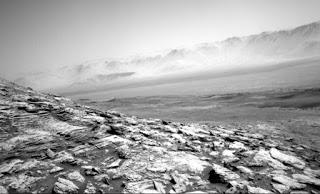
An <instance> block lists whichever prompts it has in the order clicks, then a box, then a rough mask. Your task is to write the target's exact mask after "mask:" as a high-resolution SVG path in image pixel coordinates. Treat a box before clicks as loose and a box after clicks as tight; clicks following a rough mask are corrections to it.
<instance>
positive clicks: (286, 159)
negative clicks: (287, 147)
mask: <svg viewBox="0 0 320 194" xmlns="http://www.w3.org/2000/svg"><path fill="white" fill-rule="evenodd" d="M270 155H271V156H272V157H273V158H275V159H277V160H279V161H281V162H283V163H285V164H290V165H292V166H294V167H296V168H299V169H303V168H304V167H305V166H306V164H305V162H304V161H302V160H301V159H299V158H297V157H295V156H292V155H288V154H285V153H282V152H280V151H279V150H277V149H276V148H271V149H270Z"/></svg>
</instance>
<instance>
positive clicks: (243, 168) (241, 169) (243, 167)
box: [237, 166, 254, 175]
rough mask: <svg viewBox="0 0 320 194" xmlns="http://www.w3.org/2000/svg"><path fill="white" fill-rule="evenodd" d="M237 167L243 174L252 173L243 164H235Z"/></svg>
mask: <svg viewBox="0 0 320 194" xmlns="http://www.w3.org/2000/svg"><path fill="white" fill-rule="evenodd" d="M237 169H238V170H240V172H242V173H245V174H249V175H253V174H254V173H253V171H252V170H251V169H249V168H247V167H245V166H237Z"/></svg>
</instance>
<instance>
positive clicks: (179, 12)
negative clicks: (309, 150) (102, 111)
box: [0, 0, 320, 79]
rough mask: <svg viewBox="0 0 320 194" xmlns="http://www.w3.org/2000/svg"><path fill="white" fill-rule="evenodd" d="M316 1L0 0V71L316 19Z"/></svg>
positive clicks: (30, 69) (13, 72)
mask: <svg viewBox="0 0 320 194" xmlns="http://www.w3.org/2000/svg"><path fill="white" fill-rule="evenodd" d="M319 7H320V1H319V0H54V1H52V0H0V60H1V61H0V76H1V77H4V78H7V79H14V78H16V77H18V76H20V75H21V74H25V73H37V72H43V71H48V70H50V69H52V68H57V67H61V66H70V65H77V64H81V63H82V62H85V61H88V60H94V59H100V58H124V57H128V56H135V55H148V54H150V53H153V52H158V51H161V50H167V49H170V48H172V49H173V48H177V47H178V48H179V47H184V46H191V45H194V44H198V43H203V42H214V41H218V40H223V39H225V38H228V37H232V36H244V35H250V34H256V33H260V32H263V31H274V30H281V29H288V28H293V27H296V26H299V25H302V24H307V23H311V22H314V21H319V20H320V12H319Z"/></svg>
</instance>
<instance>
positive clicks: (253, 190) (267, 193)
mask: <svg viewBox="0 0 320 194" xmlns="http://www.w3.org/2000/svg"><path fill="white" fill-rule="evenodd" d="M247 188H248V193H250V194H257V193H261V194H271V193H273V192H271V191H269V190H266V189H262V188H260V187H251V186H249V185H248V186H247Z"/></svg>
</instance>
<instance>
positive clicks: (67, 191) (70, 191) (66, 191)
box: [53, 178, 79, 194]
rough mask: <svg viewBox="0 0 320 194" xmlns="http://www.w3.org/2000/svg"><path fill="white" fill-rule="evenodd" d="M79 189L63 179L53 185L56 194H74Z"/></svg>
mask: <svg viewBox="0 0 320 194" xmlns="http://www.w3.org/2000/svg"><path fill="white" fill-rule="evenodd" d="M78 190H79V188H78V187H77V186H76V185H75V184H74V183H73V182H72V181H69V180H67V179H64V178H58V181H57V182H56V183H55V184H54V187H53V191H54V192H55V193H57V194H76V193H78Z"/></svg>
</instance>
